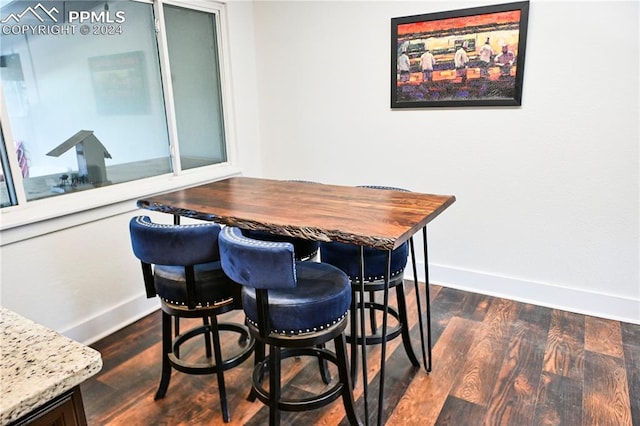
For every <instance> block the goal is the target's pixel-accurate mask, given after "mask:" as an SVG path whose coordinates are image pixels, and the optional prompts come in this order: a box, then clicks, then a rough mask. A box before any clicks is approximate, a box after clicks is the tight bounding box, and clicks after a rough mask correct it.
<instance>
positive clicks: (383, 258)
mask: <svg viewBox="0 0 640 426" xmlns="http://www.w3.org/2000/svg"><path fill="white" fill-rule="evenodd" d="M365 188H374V189H385V190H397V191H406V190H405V189H401V188H394V187H388V186H366V187H365ZM387 255H388V253H387V251H385V250H379V249H375V248H371V247H364V249H363V260H364V279H361V269H360V246H357V245H354V244H345V243H340V242H331V243H324V242H323V243H321V244H320V258H321V260H322V261H323V262H326V263H329V264H331V265H334V266H336V267H338V268H339V269H340V270H342V271H344V272H345V273H346V274H347V275H348V276H349V279H350V281H351V288H352V292H353V294H352V303H351V324H350V325H351V326H350V332H349V334H347V337H346V338H347V342H349V343H350V344H351V375H352V380H353V381H354V382H355V380H356V371H357V350H356V348H357V344H360V343H362V340H364V344H365V345H376V344H380V343H382V339H385V341H389V340H392V339H395V338H396V337H398V336H402V343H403V346H404V349H405V352H406V353H407V356H408V357H409V360H410V362H411V363H412V364H413V365H414V366H416V367H417V366H419V365H420V363H419V361H418V358H417V357H416V354H415V352H414V350H413V346H412V345H411V338H410V335H409V331H410V330H409V325H408V318H407V303H406V297H405V293H404V279H403V275H404V270H405V267H406V265H407V260H408V243H406V242H405V243H404V244H402V245H401V246H400V247H398V248H396V249H395V250H392V251H391V256H390V268H389V272H390V275H389V289H391V288H394V289H395V291H396V301H397V306H395V307H394V306H388V307H387V314H388V315H389V316H391V317H393V318H394V319H395V320H396V325H395V326H394V327H389V328H388V329H387V333H386V336H382V334H381V333H378V326H377V322H376V312H383V311H384V306H383V304H381V303H380V302H378V301H376V298H375V296H376V293H379V292H381V291H384V289H385V280H384V277H385V275H386V273H387V261H388V258H387ZM361 281H362V283H363V284H362V286H363V289H364V294H365V295H368V296H369V300H368V301H366V300H364V301H363V300H360V301H358V299H359V298H358V295H359V294H360V293H361V284H360V282H361ZM361 309H364V310H365V312H368V314H369V323H370V325H369V327H370V333H367V335H366V336H365V337H364V339H362V337H361V336H360V335H359V334H361V333H359V331H358V330H357V327H356V323H357V321H356V318H357V315H358V312H359V310H361Z"/></svg>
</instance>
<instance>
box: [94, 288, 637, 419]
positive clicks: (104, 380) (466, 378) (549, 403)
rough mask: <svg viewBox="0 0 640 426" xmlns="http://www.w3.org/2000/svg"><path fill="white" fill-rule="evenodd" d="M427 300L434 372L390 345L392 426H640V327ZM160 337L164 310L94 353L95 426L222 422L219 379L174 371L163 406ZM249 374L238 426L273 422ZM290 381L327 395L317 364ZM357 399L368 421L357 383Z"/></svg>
mask: <svg viewBox="0 0 640 426" xmlns="http://www.w3.org/2000/svg"><path fill="white" fill-rule="evenodd" d="M406 288H407V291H408V297H409V302H410V306H409V311H410V312H411V313H412V316H411V318H410V323H411V324H412V334H413V337H414V342H415V343H416V344H415V347H416V349H417V347H418V342H419V329H418V327H417V326H416V323H417V316H416V314H415V292H414V291H413V290H412V289H413V284H407V285H406ZM431 297H432V321H433V322H432V328H433V371H432V372H431V373H430V374H427V373H426V372H425V370H424V369H417V368H414V367H412V366H411V364H410V363H409V361H408V358H407V356H406V354H405V352H404V349H403V347H402V345H401V342H400V339H395V340H393V341H392V342H390V343H389V345H388V349H387V363H386V380H385V400H384V402H383V403H384V413H385V418H386V424H387V425H399V426H406V425H420V426H426V425H433V424H436V425H456V426H460V425H462V426H469V425H514V426H522V425H569V426H575V425H589V426H591V425H602V426H605V425H606V426H608V425H610V426H625V425H629V426H631V425H637V426H640V326H639V325H634V324H628V323H621V322H618V321H612V320H606V319H601V318H596V317H590V316H585V315H579V314H574V313H570V312H565V311H560V310H555V309H549V308H544V307H540V306H534V305H529V304H524V303H519V302H514V301H511V300H506V299H500V298H495V297H489V296H484V295H480V294H474V293H468V292H464V291H460V290H454V289H451V288H446V287H440V286H436V285H432V286H431ZM227 319H231V320H233V319H235V320H237V321H242V316H241V313H240V312H235V313H232V314H230V316H229V317H227ZM160 332H161V330H160V314H159V312H156V313H154V314H152V315H149V316H148V317H145V318H143V319H141V320H139V321H137V322H136V323H134V324H132V325H131V326H129V327H126V328H124V329H122V330H120V331H118V332H116V333H114V334H112V335H110V336H108V337H106V338H105V339H103V340H101V341H99V342H97V343H95V344H94V345H92V346H93V347H94V348H95V349H97V350H98V351H100V352H101V354H102V357H103V362H104V367H103V369H102V371H101V373H99V374H98V375H97V376H95V377H94V378H92V379H90V380H89V381H87V382H86V383H84V384H83V385H82V392H83V397H84V405H85V410H86V413H87V420H88V422H89V424H90V425H92V426H93V425H127V426H130V425H217V424H223V422H222V418H221V415H220V408H219V397H218V389H217V385H216V380H215V377H214V376H187V375H185V374H182V373H179V372H175V371H174V372H173V376H172V379H171V384H170V385H169V390H168V392H167V395H166V397H165V398H164V399H162V400H159V401H154V400H153V396H154V393H155V390H156V386H157V385H158V380H159V377H160ZM227 340H234V339H231V338H228V339H227ZM198 343H201V342H200V340H198ZM187 349H188V348H187ZM194 350H195V348H194ZM225 350H232V349H225ZM194 356H195V355H194ZM379 363H380V350H379V348H377V347H370V348H369V352H368V366H369V386H368V390H369V398H370V404H369V405H370V409H369V411H370V423H371V424H375V423H376V414H375V413H376V410H375V406H376V404H377V395H378V379H379V376H378V374H377V373H378V370H379ZM252 364H253V359H252V358H250V359H249V360H248V361H246V362H245V363H244V364H242V365H241V366H239V367H237V368H235V369H232V370H229V371H227V372H226V374H225V380H226V386H227V393H228V401H229V405H230V408H231V415H232V421H231V423H230V424H233V425H264V424H267V419H268V411H267V409H266V407H264V405H263V404H262V403H260V402H258V401H256V402H249V401H247V400H246V396H247V394H248V391H249V388H250V372H251V369H252ZM283 372H286V375H285V379H284V380H286V381H287V391H288V392H291V393H292V394H293V393H295V394H304V392H308V391H311V390H317V389H320V388H319V387H318V386H319V385H315V383H321V382H320V381H319V375H318V369H317V363H316V362H312V361H311V360H307V359H304V358H302V359H291V360H288V361H287V364H286V365H285V366H284V367H283ZM334 376H335V374H334ZM354 396H355V398H356V400H357V401H356V403H357V408H358V410H359V412H360V413H361V415H362V413H364V405H363V401H362V380H361V379H359V381H358V383H357V385H356V387H355V390H354ZM282 420H283V422H282V423H283V425H303V424H306V425H312V424H313V425H346V424H348V422H347V421H346V420H345V418H344V409H343V407H342V404H341V402H340V400H338V401H336V402H334V403H333V404H331V405H329V406H328V407H325V408H323V409H320V410H316V411H313V412H306V413H283V416H282Z"/></svg>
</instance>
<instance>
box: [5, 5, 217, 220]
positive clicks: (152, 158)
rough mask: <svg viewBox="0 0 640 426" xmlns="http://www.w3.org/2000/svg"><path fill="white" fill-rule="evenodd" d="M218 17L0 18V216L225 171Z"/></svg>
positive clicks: (33, 9)
mask: <svg viewBox="0 0 640 426" xmlns="http://www.w3.org/2000/svg"><path fill="white" fill-rule="evenodd" d="M220 7H221V6H220V5H219V4H216V3H214V2H202V1H197V0H191V1H187V0H182V1H181V0H173V1H171V2H170V3H169V2H165V1H163V0H154V1H153V3H152V2H150V1H146V2H145V1H142V0H140V1H138V0H101V1H83V2H77V1H46V2H45V1H41V2H37V1H13V2H9V3H8V4H5V5H4V6H2V7H1V8H0V30H1V32H0V37H1V43H0V80H1V82H2V87H1V89H2V90H1V94H0V96H2V97H3V99H4V102H5V105H6V113H5V114H3V115H2V123H1V124H2V126H3V128H4V127H6V128H10V130H11V131H10V134H11V135H12V138H11V140H10V139H9V138H6V137H5V138H3V140H2V176H3V179H2V181H1V182H0V183H1V184H2V206H3V207H5V206H10V205H15V204H28V203H29V202H31V201H35V200H40V199H45V198H51V197H60V196H64V195H65V194H70V193H77V192H82V191H86V190H93V191H97V190H101V189H103V188H104V187H110V186H113V185H120V184H124V183H127V182H129V183H130V184H131V183H133V182H134V181H139V180H141V179H145V178H150V177H154V176H162V175H169V176H172V175H180V174H182V173H183V172H184V171H186V170H193V169H198V168H202V167H209V166H212V165H216V164H221V163H225V162H227V154H226V153H227V140H226V137H225V116H224V114H223V112H224V110H223V86H222V79H221V63H220V57H221V55H220V37H221V31H220V22H221V20H220V12H221V10H220ZM7 152H15V153H16V155H6V154H7ZM11 168H16V170H18V168H19V169H20V170H21V173H20V174H16V173H13V174H11V173H9V171H10V170H11ZM11 176H13V177H14V179H15V181H14V180H12V179H10V177H11ZM18 178H19V179H18ZM21 194H22V195H21Z"/></svg>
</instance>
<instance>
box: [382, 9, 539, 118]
mask: <svg viewBox="0 0 640 426" xmlns="http://www.w3.org/2000/svg"><path fill="white" fill-rule="evenodd" d="M528 18H529V2H528V1H524V2H517V3H505V4H500V5H494V6H483V7H474V8H470V9H460V10H452V11H447V12H439V13H429V14H425V15H415V16H405V17H401V18H392V19H391V108H425V107H466V106H519V105H521V104H522V81H523V74H524V58H525V45H526V39H527V22H528Z"/></svg>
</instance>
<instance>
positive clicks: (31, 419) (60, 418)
mask: <svg viewBox="0 0 640 426" xmlns="http://www.w3.org/2000/svg"><path fill="white" fill-rule="evenodd" d="M26 425H29V426H86V425H87V418H86V416H85V414H84V405H83V404H82V395H81V393H80V386H76V387H74V388H73V389H70V390H68V391H67V392H65V393H63V394H62V395H60V396H58V397H56V398H54V399H52V400H51V401H49V402H47V403H46V404H44V405H42V406H40V407H38V408H36V409H35V410H33V411H32V412H30V413H29V414H27V415H25V416H23V417H22V418H20V419H18V420H16V421H15V422H13V423H11V426H26Z"/></svg>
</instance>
